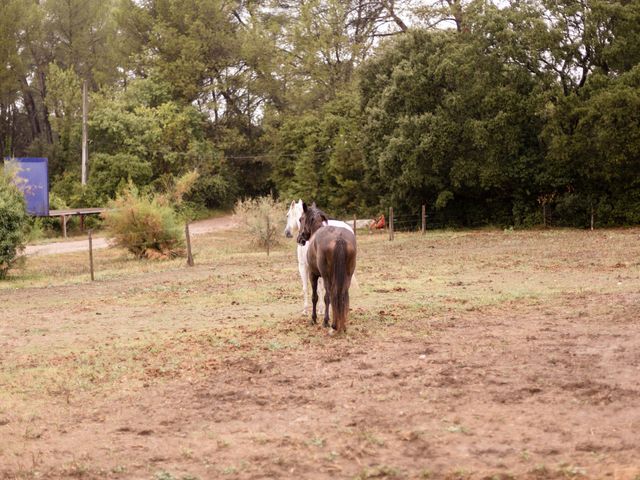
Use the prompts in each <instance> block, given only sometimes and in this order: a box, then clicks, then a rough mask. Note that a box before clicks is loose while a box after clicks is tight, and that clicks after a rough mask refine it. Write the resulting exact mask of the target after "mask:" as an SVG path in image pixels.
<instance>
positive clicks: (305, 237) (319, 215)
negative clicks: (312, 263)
mask: <svg viewBox="0 0 640 480" xmlns="http://www.w3.org/2000/svg"><path fill="white" fill-rule="evenodd" d="M327 221H329V219H328V218H327V216H326V215H325V214H324V212H323V211H322V210H320V209H319V208H318V207H316V204H315V202H314V203H313V205H311V206H310V207H307V204H306V203H303V204H302V216H301V217H300V231H299V232H298V243H299V244H300V245H304V244H305V243H306V242H308V241H309V239H310V238H311V235H313V234H314V233H315V232H316V230H318V229H319V228H320V227H321V226H322V225H323V223H324V222H327Z"/></svg>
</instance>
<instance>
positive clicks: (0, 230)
mask: <svg viewBox="0 0 640 480" xmlns="http://www.w3.org/2000/svg"><path fill="white" fill-rule="evenodd" d="M27 225H28V221H27V212H26V207H25V202H24V198H23V196H22V193H20V191H19V190H18V188H17V187H16V186H15V185H14V184H13V181H12V179H11V178H10V177H9V175H8V174H5V172H4V170H0V279H2V278H4V277H5V276H6V274H7V272H8V271H9V269H10V268H11V266H12V265H13V264H14V262H15V261H16V258H17V256H18V254H19V251H20V249H21V248H22V247H23V246H24V243H25V240H26V232H27Z"/></svg>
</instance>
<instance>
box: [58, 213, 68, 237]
mask: <svg viewBox="0 0 640 480" xmlns="http://www.w3.org/2000/svg"><path fill="white" fill-rule="evenodd" d="M60 220H61V221H62V235H63V236H64V238H67V216H66V215H62V218H61V219H60Z"/></svg>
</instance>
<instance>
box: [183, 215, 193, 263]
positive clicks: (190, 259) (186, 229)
mask: <svg viewBox="0 0 640 480" xmlns="http://www.w3.org/2000/svg"><path fill="white" fill-rule="evenodd" d="M184 236H185V238H186V239H187V265H189V266H190V267H193V255H191V235H190V234H189V222H187V223H185V224H184Z"/></svg>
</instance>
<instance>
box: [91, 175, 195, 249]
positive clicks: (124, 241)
mask: <svg viewBox="0 0 640 480" xmlns="http://www.w3.org/2000/svg"><path fill="white" fill-rule="evenodd" d="M196 179H197V174H194V172H189V173H187V174H186V175H184V176H183V177H181V178H180V179H178V180H177V181H176V182H175V186H174V188H172V189H170V190H169V191H167V192H164V193H150V192H148V193H143V192H141V191H140V190H138V188H137V187H136V186H135V185H134V184H133V183H130V184H129V185H128V186H127V188H125V189H124V190H123V191H122V192H121V193H120V194H119V195H118V197H117V198H116V199H115V200H113V201H111V202H110V203H109V210H107V211H106V212H105V213H103V218H104V220H105V226H106V229H107V232H108V235H109V237H110V238H111V242H112V243H113V244H114V245H117V246H120V247H123V248H126V249H127V250H128V251H129V252H131V253H132V254H133V255H135V256H136V257H137V258H148V259H169V258H175V257H181V256H185V254H186V251H185V238H184V226H183V220H182V218H181V217H180V215H179V214H178V213H177V211H176V208H177V207H178V206H179V205H180V204H181V202H182V199H183V197H184V194H185V193H186V192H187V191H188V190H189V189H190V188H191V186H192V185H193V183H194V182H195V180H196Z"/></svg>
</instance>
